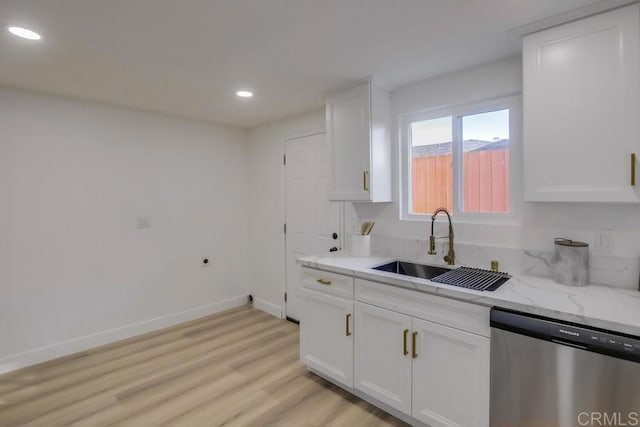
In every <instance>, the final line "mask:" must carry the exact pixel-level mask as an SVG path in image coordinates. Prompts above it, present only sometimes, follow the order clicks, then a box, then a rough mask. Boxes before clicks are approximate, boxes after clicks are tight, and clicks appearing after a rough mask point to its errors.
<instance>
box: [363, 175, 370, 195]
mask: <svg viewBox="0 0 640 427" xmlns="http://www.w3.org/2000/svg"><path fill="white" fill-rule="evenodd" d="M362 189H363V190H364V191H369V171H362Z"/></svg>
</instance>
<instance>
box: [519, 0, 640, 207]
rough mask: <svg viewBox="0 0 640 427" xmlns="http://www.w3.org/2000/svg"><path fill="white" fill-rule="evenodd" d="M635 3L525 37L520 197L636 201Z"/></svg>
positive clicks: (638, 42)
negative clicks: (521, 193)
mask: <svg viewBox="0 0 640 427" xmlns="http://www.w3.org/2000/svg"><path fill="white" fill-rule="evenodd" d="M639 27H640V11H639V8H638V4H637V3H636V4H634V5H631V6H627V7H624V8H620V9H616V10H613V11H610V12H606V13H603V14H600V15H595V16H591V17H589V18H585V19H582V20H579V21H575V22H571V23H568V24H565V25H561V26H558V27H554V28H551V29H548V30H545V31H541V32H539V33H535V34H531V35H528V36H526V37H525V38H524V46H523V73H524V166H525V170H524V174H525V200H526V201H547V202H560V201H567V202H638V201H639V200H640V190H639V189H638V186H639V185H640V183H638V182H634V181H635V170H636V169H637V168H639V167H640V165H639V164H638V161H637V160H635V154H636V153H637V154H638V155H640V135H639V133H640V127H639V126H638V123H639V122H640V108H639V99H640V91H639V84H638V81H639V79H640V67H639V58H640V34H639Z"/></svg>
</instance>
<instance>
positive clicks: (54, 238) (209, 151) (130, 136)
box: [0, 88, 255, 371]
mask: <svg viewBox="0 0 640 427" xmlns="http://www.w3.org/2000/svg"><path fill="white" fill-rule="evenodd" d="M246 191H247V147H246V132H245V131H241V130H236V129H232V128H228V127H222V126H213V125H210V124H204V123H197V122H191V121H186V120H181V119H176V118H171V117H166V116H162V115H156V114H150V113H144V112H139V111H134V110H128V109H123V108H116V107H109V106H104V105H99V104H92V103H87V102H80V101H74V100H68V99H63V98H58V97H49V96H45V95H38V94H33V93H29V92H23V91H17V90H9V89H2V88H0V201H1V206H0V325H1V326H0V371H3V370H4V371H6V370H11V369H14V368H16V367H19V366H23V365H26V364H30V363H35V362H38V361H41V360H45V359H49V358H52V357H56V356H60V355H63V354H68V353H71V352H74V351H79V350H82V349H85V348H88V347H92V346H95V345H98V344H102V343H105V342H110V341H113V340H116V339H119V338H123V337H126V336H131V335H135V334H138V333H141V332H145V331H148V330H151V329H156V328H159V327H163V326H166V325H169V324H174V323H179V322H182V321H185V320H188V319H191V318H194V317H198V316H202V315H205V314H208V313H210V312H214V311H217V310H220V309H224V308H227V307H230V306H234V305H238V304H241V303H243V302H245V301H246V295H247V293H248V290H247V278H248V275H247V262H246V245H247V239H246V236H247V235H246V223H247V222H246V217H247V216H246V212H247V199H246ZM254 206H255V205H254ZM142 215H145V216H149V217H150V218H151V228H149V229H142V230H138V229H136V217H137V216H142ZM203 257H209V258H210V260H211V265H210V267H206V268H205V267H202V265H201V259H202V258H203Z"/></svg>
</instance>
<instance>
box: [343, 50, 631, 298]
mask: <svg viewBox="0 0 640 427" xmlns="http://www.w3.org/2000/svg"><path fill="white" fill-rule="evenodd" d="M521 91H522V66H521V58H520V57H513V58H508V59H504V60H500V61H496V62H491V63H488V64H483V65H480V66H477V67H474V68H470V69H467V70H462V71H459V72H456V73H451V74H447V75H444V76H440V77H437V78H433V79H429V80H425V81H423V82H419V83H416V84H413V85H409V86H405V87H401V88H399V89H397V90H396V91H395V92H394V93H393V94H392V117H393V118H394V120H395V122H394V129H393V133H392V135H393V148H392V151H393V155H394V157H393V166H394V168H395V169H394V172H393V179H394V182H393V188H394V191H395V193H394V202H393V203H383V204H371V203H353V204H347V216H346V227H347V229H351V228H352V227H354V226H357V225H358V224H359V223H360V222H362V221H369V220H374V221H376V226H375V231H374V233H376V234H377V235H378V236H389V237H400V238H404V239H410V240H411V239H413V240H416V239H419V240H422V241H423V242H421V244H419V245H417V246H416V247H417V248H419V251H420V252H419V253H422V249H425V252H426V240H427V238H428V234H429V229H428V228H429V224H428V223H427V222H422V221H401V220H400V219H399V204H398V200H399V198H398V190H399V182H398V179H399V174H398V163H399V156H398V154H399V149H398V144H399V138H398V134H399V132H398V124H397V119H398V116H399V115H401V114H406V113H410V112H416V111H422V110H428V109H432V108H437V107H441V106H446V105H459V104H465V103H470V102H474V101H481V100H484V99H489V98H495V97H501V96H505V95H510V94H514V93H520V92H521ZM540 167H544V165H540ZM512 173H521V172H520V171H518V170H512ZM594 173H595V171H594ZM521 205H522V206H521V208H522V213H521V215H520V220H519V223H518V224H515V225H514V224H511V225H487V224H469V223H460V222H456V224H455V232H456V242H458V243H469V244H473V245H479V246H487V247H497V248H505V247H506V248H516V249H534V250H552V249H553V238H554V237H567V238H572V239H576V240H583V241H586V242H588V243H590V245H591V250H592V251H595V237H596V231H597V230H600V229H607V230H610V231H611V233H613V247H612V249H611V250H610V251H608V252H606V253H602V252H600V253H598V252H597V251H595V252H596V255H598V254H599V255H603V256H612V257H624V258H626V259H628V260H629V263H628V265H632V266H633V267H625V268H635V269H636V270H635V272H634V273H633V274H629V275H628V277H627V278H625V280H634V281H635V285H636V286H637V282H638V277H637V264H638V262H637V258H638V257H640V221H638V218H640V206H634V205H615V204H571V203H521ZM443 230H444V228H443ZM379 241H380V240H379ZM490 256H491V254H487V257H490ZM439 258H441V257H438V259H439ZM489 259H491V258H489Z"/></svg>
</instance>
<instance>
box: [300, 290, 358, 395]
mask: <svg viewBox="0 0 640 427" xmlns="http://www.w3.org/2000/svg"><path fill="white" fill-rule="evenodd" d="M303 296H304V313H303V315H302V319H301V322H300V360H302V362H303V363H305V364H306V365H307V366H309V367H310V368H313V369H315V370H317V371H318V372H320V373H321V374H323V375H325V376H326V377H328V378H330V379H332V380H334V381H336V382H338V383H340V384H342V385H345V386H347V387H353V333H352V331H353V319H352V314H353V301H349V300H345V299H342V298H337V297H334V296H330V295H325V294H321V293H319V292H314V291H310V290H307V289H304V290H303Z"/></svg>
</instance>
